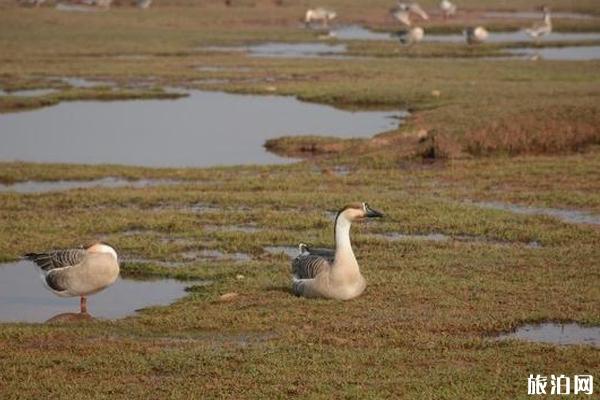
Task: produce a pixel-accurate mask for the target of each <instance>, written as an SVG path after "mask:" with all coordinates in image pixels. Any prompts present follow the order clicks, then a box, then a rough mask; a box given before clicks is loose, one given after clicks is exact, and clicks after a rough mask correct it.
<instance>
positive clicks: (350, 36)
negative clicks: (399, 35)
mask: <svg viewBox="0 0 600 400" xmlns="http://www.w3.org/2000/svg"><path fill="white" fill-rule="evenodd" d="M331 36H332V37H335V38H337V39H342V40H395V39H396V38H394V36H393V35H392V34H390V33H386V32H375V31H372V30H370V29H367V28H365V27H363V26H360V25H347V26H342V27H340V28H337V29H334V30H333V31H331Z"/></svg>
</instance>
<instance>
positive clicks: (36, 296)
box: [0, 261, 195, 322]
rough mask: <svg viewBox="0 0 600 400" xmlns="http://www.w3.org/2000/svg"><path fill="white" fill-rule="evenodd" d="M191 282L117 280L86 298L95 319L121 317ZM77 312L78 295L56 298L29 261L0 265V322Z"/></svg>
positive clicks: (167, 298) (166, 299)
mask: <svg viewBox="0 0 600 400" xmlns="http://www.w3.org/2000/svg"><path fill="white" fill-rule="evenodd" d="M193 284H195V282H187V283H185V282H180V281H176V280H173V279H163V280H157V281H136V280H131V279H121V278H119V280H118V281H117V282H115V284H114V285H112V286H110V287H108V288H107V289H105V290H103V291H102V292H100V293H98V294H96V295H93V296H90V297H89V298H88V312H89V313H90V314H91V315H92V316H93V317H95V318H110V319H115V318H122V317H125V316H127V315H132V314H134V313H135V311H137V310H139V309H141V308H145V307H150V306H154V305H167V304H170V303H172V302H173V301H175V300H176V299H178V298H180V297H182V296H183V295H184V294H185V288H186V286H191V285H193ZM78 311H79V298H78V297H58V296H56V295H54V294H52V293H51V292H49V291H48V290H47V289H46V288H45V287H44V285H43V283H42V281H41V280H40V277H39V273H38V270H37V269H36V268H35V267H34V264H33V263H31V262H29V261H19V262H14V263H6V264H0V321H3V322H7V321H11V322H16V321H22V322H44V321H46V320H48V319H50V318H52V317H53V316H56V315H58V314H62V313H66V312H78Z"/></svg>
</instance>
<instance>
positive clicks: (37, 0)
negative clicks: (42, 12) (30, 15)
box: [20, 0, 46, 7]
mask: <svg viewBox="0 0 600 400" xmlns="http://www.w3.org/2000/svg"><path fill="white" fill-rule="evenodd" d="M45 2H46V0H22V1H20V4H21V5H23V6H33V7H39V6H41V5H42V4H43V3H45Z"/></svg>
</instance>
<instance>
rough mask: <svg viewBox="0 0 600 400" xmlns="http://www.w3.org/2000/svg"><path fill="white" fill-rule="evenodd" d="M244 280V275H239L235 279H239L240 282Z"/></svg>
mask: <svg viewBox="0 0 600 400" xmlns="http://www.w3.org/2000/svg"><path fill="white" fill-rule="evenodd" d="M244 278H245V276H244V275H242V274H237V275H236V276H235V279H237V280H238V281H241V280H243V279H244Z"/></svg>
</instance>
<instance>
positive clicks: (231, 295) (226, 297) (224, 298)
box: [219, 292, 239, 301]
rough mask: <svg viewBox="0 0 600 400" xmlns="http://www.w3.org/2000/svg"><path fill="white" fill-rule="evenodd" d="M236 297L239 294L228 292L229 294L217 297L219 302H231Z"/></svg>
mask: <svg viewBox="0 0 600 400" xmlns="http://www.w3.org/2000/svg"><path fill="white" fill-rule="evenodd" d="M238 296H239V294H238V293H236V292H229V293H225V294H222V295H221V296H219V300H220V301H231V300H233V299H235V298H236V297H238Z"/></svg>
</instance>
